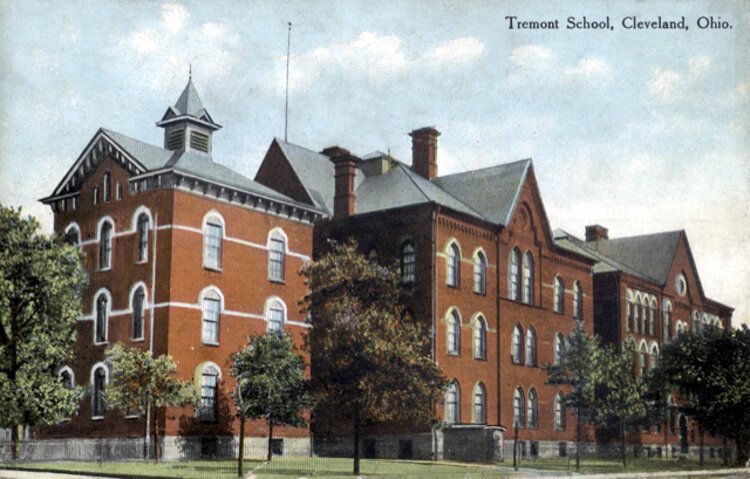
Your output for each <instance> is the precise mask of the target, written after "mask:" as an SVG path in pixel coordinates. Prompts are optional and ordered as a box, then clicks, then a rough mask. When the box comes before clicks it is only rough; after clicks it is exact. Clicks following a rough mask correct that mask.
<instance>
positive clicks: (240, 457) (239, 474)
mask: <svg viewBox="0 0 750 479" xmlns="http://www.w3.org/2000/svg"><path fill="white" fill-rule="evenodd" d="M244 461H245V415H244V414H242V413H240V444H239V452H238V453H237V477H242V476H243V475H244V471H243V470H242V469H243V467H242V466H243V465H244V463H245V462H244Z"/></svg>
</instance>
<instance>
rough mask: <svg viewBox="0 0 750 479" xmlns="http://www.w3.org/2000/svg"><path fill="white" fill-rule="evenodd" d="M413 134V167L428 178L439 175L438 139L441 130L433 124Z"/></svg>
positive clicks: (411, 134) (410, 134) (416, 171)
mask: <svg viewBox="0 0 750 479" xmlns="http://www.w3.org/2000/svg"><path fill="white" fill-rule="evenodd" d="M409 136H411V155H412V159H411V169H412V170H413V171H414V172H415V173H417V174H418V175H420V176H423V177H425V178H427V179H428V180H430V179H432V178H434V177H436V176H437V171H438V167H437V139H438V136H440V132H439V131H437V130H436V129H435V128H433V127H431V126H427V127H424V128H419V129H417V130H414V131H412V132H411V133H409Z"/></svg>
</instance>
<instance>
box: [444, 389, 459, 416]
mask: <svg viewBox="0 0 750 479" xmlns="http://www.w3.org/2000/svg"><path fill="white" fill-rule="evenodd" d="M460 397H461V395H460V393H459V388H458V382H456V381H455V380H454V381H452V382H451V383H450V384H449V385H448V389H447V390H446V391H445V422H446V423H448V424H458V423H459V420H460V417H459V411H460V402H459V400H460Z"/></svg>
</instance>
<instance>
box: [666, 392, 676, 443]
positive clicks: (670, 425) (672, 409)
mask: <svg viewBox="0 0 750 479" xmlns="http://www.w3.org/2000/svg"><path fill="white" fill-rule="evenodd" d="M676 416H677V405H676V404H675V402H674V398H673V397H672V396H669V400H668V401H667V429H668V430H669V434H674V431H675V423H676V422H677V421H676V420H675V419H676Z"/></svg>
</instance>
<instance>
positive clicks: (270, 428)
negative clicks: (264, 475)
mask: <svg viewBox="0 0 750 479" xmlns="http://www.w3.org/2000/svg"><path fill="white" fill-rule="evenodd" d="M272 441H273V418H272V417H271V416H268V451H266V461H268V462H271V458H272V457H273V451H272V450H271V442H272Z"/></svg>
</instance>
